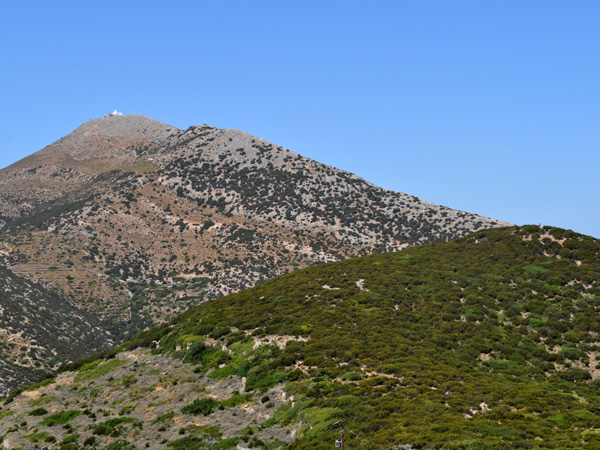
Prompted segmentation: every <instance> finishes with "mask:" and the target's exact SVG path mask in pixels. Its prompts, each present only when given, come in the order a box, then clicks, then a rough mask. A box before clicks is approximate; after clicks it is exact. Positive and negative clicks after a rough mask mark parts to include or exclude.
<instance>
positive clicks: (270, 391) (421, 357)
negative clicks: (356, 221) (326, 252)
mask: <svg viewBox="0 0 600 450" xmlns="http://www.w3.org/2000/svg"><path fill="white" fill-rule="evenodd" d="M599 279H600V241H598V240H595V239H592V238H589V237H585V236H582V235H578V234H575V233H573V232H571V231H565V230H561V229H556V228H549V227H545V228H539V227H535V226H528V227H520V228H519V227H510V228H504V229H497V230H487V231H480V232H477V233H475V234H471V235H469V236H467V237H465V238H462V239H459V240H457V241H454V242H450V243H438V244H430V245H425V246H421V247H414V248H409V249H406V250H403V251H401V252H398V253H386V254H379V255H372V256H367V257H362V258H357V259H351V260H347V261H342V262H335V263H330V264H324V265H319V266H314V267H310V268H307V269H304V270H299V271H295V272H293V273H290V274H287V275H284V276H282V277H280V278H278V279H276V280H273V281H269V282H266V283H263V284H261V285H260V286H257V287H255V288H252V289H249V290H245V291H243V292H240V293H237V294H232V295H229V296H227V297H224V298H219V299H216V300H213V301H210V302H206V303H204V304H202V305H200V306H198V307H196V308H194V309H191V310H190V311H188V312H186V313H184V314H182V315H179V316H177V317H175V318H173V319H172V320H171V321H170V323H168V324H164V325H162V326H160V327H158V328H154V329H152V330H149V331H147V332H144V333H142V334H140V335H137V336H136V337H134V338H133V339H132V340H130V341H129V342H127V343H125V344H123V345H122V346H121V347H120V348H119V349H118V350H115V351H112V352H110V353H109V354H108V355H104V357H100V356H98V357H95V358H94V357H92V358H88V359H87V360H85V361H79V362H77V363H76V364H72V365H70V366H69V367H67V368H65V369H64V370H63V371H62V372H60V373H56V374H54V376H53V377H51V378H48V379H46V380H44V381H43V382H41V383H38V384H36V385H33V386H31V387H29V388H27V389H25V390H22V391H21V392H15V393H14V394H13V395H12V396H11V397H10V398H8V399H7V401H6V402H5V404H4V406H3V407H2V408H1V409H0V417H2V421H1V422H0V435H2V436H4V445H5V446H8V447H15V446H19V445H22V446H23V448H33V446H34V445H38V446H42V445H43V446H46V447H48V448H63V449H69V448H80V447H84V448H85V447H86V446H91V445H97V446H100V447H101V448H113V449H114V448H122V449H133V448H136V449H137V448H155V449H158V448H169V449H202V448H220V449H226V448H239V449H258V448H267V449H311V450H314V449H328V448H333V447H334V443H335V441H336V439H340V437H341V424H342V422H343V426H344V430H345V434H344V439H345V448H363V449H384V448H385V449H395V450H399V449H404V450H406V449H448V450H454V449H474V448H485V449H491V450H496V449H506V448H530V449H558V448H560V449H596V448H598V447H599V446H600V434H599V433H598V427H599V425H600V410H599V409H598V406H597V405H598V401H599V400H600V380H599V378H600V371H599V369H598V360H599V359H600V340H599V333H600V321H599V320H598V312H599V311H598V308H599V306H598V300H600V286H599V285H598V280H599Z"/></svg>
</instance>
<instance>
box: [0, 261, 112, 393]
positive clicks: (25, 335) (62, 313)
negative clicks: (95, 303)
mask: <svg viewBox="0 0 600 450" xmlns="http://www.w3.org/2000/svg"><path fill="white" fill-rule="evenodd" d="M104 326H105V325H104V324H102V323H100V321H99V320H98V319H97V318H96V317H94V316H93V315H91V314H89V313H86V312H85V311H81V310H80V309H78V308H76V307H75V306H74V305H72V304H71V303H70V302H69V301H67V300H65V299H64V298H61V297H60V296H59V295H57V294H56V293H55V292H51V291H49V290H48V289H46V288H45V287H44V286H41V285H39V284H37V283H34V282H32V281H30V280H29V279H27V278H25V277H22V276H19V275H15V274H14V273H12V272H11V271H10V270H8V269H7V268H5V267H2V266H0V351H1V353H2V359H1V360H0V380H1V382H0V395H7V394H8V393H9V392H10V391H11V390H13V389H16V388H17V387H19V386H20V385H21V384H22V383H23V381H24V380H33V379H36V378H37V377H39V376H40V375H41V374H42V373H44V372H47V371H49V370H54V369H56V368H57V367H58V366H59V365H61V364H64V363H66V362H69V361H73V360H75V359H78V358H81V357H83V356H86V355H89V353H90V351H100V350H104V349H107V348H111V347H113V346H114V345H115V343H114V341H113V340H112V339H111V338H110V335H109V333H108V332H106V331H105V330H104Z"/></svg>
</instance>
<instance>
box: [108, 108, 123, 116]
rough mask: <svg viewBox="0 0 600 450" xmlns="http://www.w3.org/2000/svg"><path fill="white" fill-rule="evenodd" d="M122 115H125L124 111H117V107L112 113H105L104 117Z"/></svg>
mask: <svg viewBox="0 0 600 450" xmlns="http://www.w3.org/2000/svg"><path fill="white" fill-rule="evenodd" d="M122 115H123V113H122V112H119V111H117V110H116V109H115V110H114V111H113V112H111V113H110V114H105V115H104V117H111V116H122Z"/></svg>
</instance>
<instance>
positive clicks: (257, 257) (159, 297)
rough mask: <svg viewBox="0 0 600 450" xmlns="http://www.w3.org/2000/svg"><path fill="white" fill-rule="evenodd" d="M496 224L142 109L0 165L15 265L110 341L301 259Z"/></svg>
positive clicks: (258, 142)
mask: <svg viewBox="0 0 600 450" xmlns="http://www.w3.org/2000/svg"><path fill="white" fill-rule="evenodd" d="M501 225H507V224H505V223H501V222H497V221H495V220H492V219H488V218H485V217H481V216H478V215H475V214H469V213H466V212H461V211H455V210H451V209H449V208H445V207H442V206H437V205H433V204H430V203H427V202H425V201H422V200H420V199H418V198H416V197H413V196H411V195H407V194H403V193H399V192H391V191H386V190H384V189H381V188H378V187H376V186H374V185H372V184H370V183H368V182H366V181H365V180H362V179H361V178H359V177H357V176H355V175H352V174H349V173H347V172H344V171H341V170H338V169H335V168H333V167H329V166H326V165H323V164H320V163H318V162H315V161H312V160H309V159H307V158H304V157H302V156H301V155H298V154H296V153H293V152H291V151H288V150H285V149H283V148H281V147H277V146H275V145H273V144H270V143H268V142H266V141H264V140H262V139H259V138H256V137H253V136H250V135H248V134H246V133H243V132H240V131H237V130H220V129H217V128H213V127H209V126H206V125H202V126H198V127H190V128H189V129H187V130H178V129H174V128H172V127H169V126H168V125H165V124H161V123H159V122H157V121H154V120H152V119H149V118H147V117H143V116H138V115H129V116H118V117H106V118H103V119H98V120H92V121H90V122H87V123H85V124H83V125H81V126H80V127H79V128H78V129H77V130H75V131H74V132H73V133H71V134H69V135H68V136H65V137H64V138H62V139H60V140H59V141H57V142H55V143H54V144H52V145H50V146H48V147H46V148H45V149H43V150H41V151H39V152H37V153H35V154H33V155H31V156H29V157H27V158H25V159H24V160H22V161H19V162H18V163H16V164H13V165H12V166H10V167H8V168H5V169H3V170H0V252H1V253H3V254H5V255H6V256H7V257H8V258H10V260H11V261H12V262H14V263H15V264H13V265H11V266H10V270H11V271H13V272H14V273H16V274H19V275H23V276H25V277H28V278H29V279H31V280H34V281H37V282H39V283H41V284H44V285H47V286H50V287H51V288H52V289H53V290H56V291H57V292H58V293H59V294H60V295H61V296H62V297H64V298H66V299H68V300H69V301H70V302H72V303H73V304H74V305H76V307H77V308H79V309H81V310H82V311H85V312H86V313H87V314H89V315H91V316H95V317H96V318H98V319H99V320H101V321H102V322H103V323H104V324H105V326H104V329H105V330H106V331H108V332H109V333H110V335H111V337H112V338H113V339H114V341H115V342H122V341H123V340H125V339H127V338H129V337H131V336H132V335H133V334H135V333H136V332H138V331H141V330H144V329H146V328H148V327H150V326H153V325H156V324H158V323H163V322H167V321H169V320H170V319H171V318H172V317H174V316H175V315H176V314H178V313H180V312H182V311H185V310H187V309H188V308H190V307H191V306H195V305H198V304H199V303H201V302H203V301H205V300H208V299H213V298H216V297H220V296H223V295H226V294H229V293H232V292H238V291H240V290H242V289H245V288H248V287H251V286H255V285H256V284H257V283H260V282H264V281H266V280H269V279H272V278H275V277H277V276H279V275H282V274H284V273H287V272H291V271H292V270H295V269H298V268H303V267H308V266H311V265H315V264H320V263H324V262H331V261H336V260H342V259H347V258H350V257H355V256H360V255H366V254H369V253H372V252H382V251H390V250H399V249H402V248H404V247H406V246H411V245H418V244H425V243H429V242H436V241H446V240H450V239H453V238H456V237H459V236H463V235H465V234H467V233H469V232H471V231H473V230H477V229H481V228H487V227H497V226H501ZM0 387H1V381H0Z"/></svg>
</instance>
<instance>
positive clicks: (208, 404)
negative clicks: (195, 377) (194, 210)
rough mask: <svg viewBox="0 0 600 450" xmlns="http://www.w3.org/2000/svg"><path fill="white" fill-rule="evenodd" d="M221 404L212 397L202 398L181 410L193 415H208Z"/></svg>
mask: <svg viewBox="0 0 600 450" xmlns="http://www.w3.org/2000/svg"><path fill="white" fill-rule="evenodd" d="M218 405H219V402H218V401H216V400H213V399H212V398H202V399H198V400H194V402H193V403H191V404H189V405H188V406H185V407H183V408H182V409H181V412H182V413H184V414H190V415H192V416H197V415H199V414H203V415H205V416H208V415H209V414H211V413H212V412H213V411H214V410H215V408H216V407H217V406H218Z"/></svg>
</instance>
